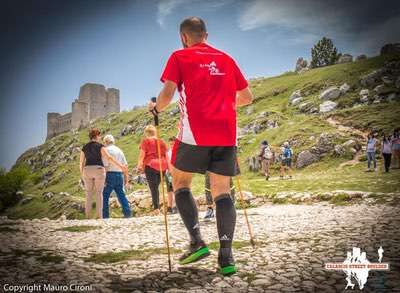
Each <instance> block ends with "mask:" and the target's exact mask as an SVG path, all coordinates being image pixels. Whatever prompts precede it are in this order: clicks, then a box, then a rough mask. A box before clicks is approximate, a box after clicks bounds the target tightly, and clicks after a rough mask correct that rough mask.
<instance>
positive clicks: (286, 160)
mask: <svg viewBox="0 0 400 293" xmlns="http://www.w3.org/2000/svg"><path fill="white" fill-rule="evenodd" d="M292 156H293V151H292V148H291V147H290V145H289V142H287V141H286V142H285V143H284V144H283V148H282V153H281V160H282V161H281V174H280V178H281V179H283V178H284V176H285V171H287V172H288V175H289V178H290V179H292Z"/></svg>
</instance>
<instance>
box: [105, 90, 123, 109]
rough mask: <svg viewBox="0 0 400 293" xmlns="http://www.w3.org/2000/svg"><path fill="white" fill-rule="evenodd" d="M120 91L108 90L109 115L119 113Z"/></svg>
mask: <svg viewBox="0 0 400 293" xmlns="http://www.w3.org/2000/svg"><path fill="white" fill-rule="evenodd" d="M119 110H120V106H119V90H118V89H114V88H109V89H107V114H108V113H119Z"/></svg>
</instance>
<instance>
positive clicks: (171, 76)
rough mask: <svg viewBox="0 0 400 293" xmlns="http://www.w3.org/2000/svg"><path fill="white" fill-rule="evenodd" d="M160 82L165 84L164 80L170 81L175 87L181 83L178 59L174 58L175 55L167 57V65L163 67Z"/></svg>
mask: <svg viewBox="0 0 400 293" xmlns="http://www.w3.org/2000/svg"><path fill="white" fill-rule="evenodd" d="M160 80H161V82H165V81H166V80H170V81H173V82H175V83H176V84H177V85H179V84H180V82H181V72H180V69H179V64H178V59H177V58H176V56H175V53H172V55H171V56H170V57H169V59H168V61H167V65H166V66H165V69H164V72H163V74H162V75H161V78H160Z"/></svg>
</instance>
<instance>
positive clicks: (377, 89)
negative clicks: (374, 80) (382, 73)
mask: <svg viewBox="0 0 400 293" xmlns="http://www.w3.org/2000/svg"><path fill="white" fill-rule="evenodd" d="M374 91H375V92H376V93H377V94H378V95H381V94H383V93H385V85H384V84H380V85H377V86H376V87H375V88H374Z"/></svg>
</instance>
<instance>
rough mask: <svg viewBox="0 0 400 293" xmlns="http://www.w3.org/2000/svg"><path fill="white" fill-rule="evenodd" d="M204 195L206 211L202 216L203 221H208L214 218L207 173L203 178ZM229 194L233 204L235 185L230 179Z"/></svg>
mask: <svg viewBox="0 0 400 293" xmlns="http://www.w3.org/2000/svg"><path fill="white" fill-rule="evenodd" d="M204 177H205V178H204V185H205V186H204V194H205V196H206V202H207V211H206V214H205V216H204V220H210V219H212V218H214V201H213V198H212V195H211V186H210V175H209V174H208V172H206V174H205V176H204ZM229 184H230V188H231V191H230V194H231V198H232V201H233V203H235V194H236V189H235V185H234V184H233V180H232V177H231V180H230V183H229Z"/></svg>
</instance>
